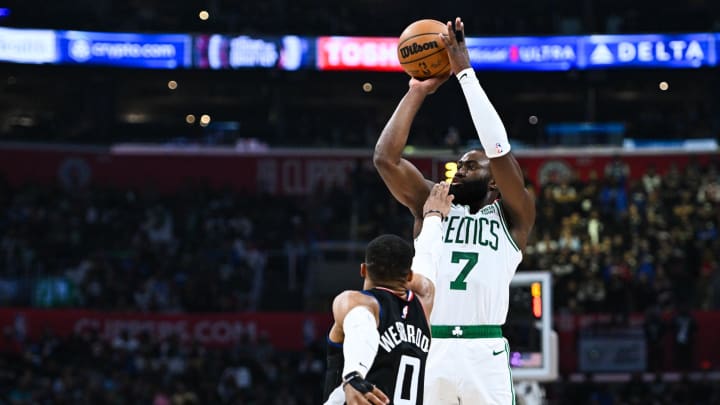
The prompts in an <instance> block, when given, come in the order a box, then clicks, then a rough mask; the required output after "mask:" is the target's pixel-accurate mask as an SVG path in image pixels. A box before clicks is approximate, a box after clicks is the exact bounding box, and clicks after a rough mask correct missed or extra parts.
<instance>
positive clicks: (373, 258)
mask: <svg viewBox="0 0 720 405" xmlns="http://www.w3.org/2000/svg"><path fill="white" fill-rule="evenodd" d="M414 255H415V249H414V248H413V246H412V245H411V244H410V243H408V242H407V241H405V240H404V239H403V238H401V237H399V236H397V235H390V234H386V235H380V236H378V237H377V238H375V239H373V240H372V241H370V243H368V245H367V248H366V249H365V265H366V266H367V271H368V273H369V275H370V278H372V279H373V280H374V281H398V280H405V279H406V278H407V276H408V274H410V268H411V267H412V259H413V256H414Z"/></svg>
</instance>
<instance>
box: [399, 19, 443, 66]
mask: <svg viewBox="0 0 720 405" xmlns="http://www.w3.org/2000/svg"><path fill="white" fill-rule="evenodd" d="M439 33H443V34H447V26H446V25H445V24H443V23H441V22H440V21H437V20H429V19H427V20H418V21H415V22H414V23H412V24H410V25H408V26H407V28H405V30H404V31H403V32H402V34H400V39H399V40H398V49H397V53H398V59H399V60H400V65H401V66H402V67H403V69H405V72H407V74H409V75H410V76H412V77H414V78H416V79H421V80H422V79H427V78H428V77H433V76H439V75H442V74H444V73H447V72H449V71H450V60H449V59H448V54H447V51H446V50H445V43H444V42H443V41H442V40H441V39H440V38H438V34H439Z"/></svg>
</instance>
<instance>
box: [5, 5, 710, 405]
mask: <svg viewBox="0 0 720 405" xmlns="http://www.w3.org/2000/svg"><path fill="white" fill-rule="evenodd" d="M445 3H447V2H445ZM455 16H461V17H463V19H464V21H465V26H466V35H467V36H468V37H469V38H468V47H469V49H470V54H471V59H472V64H473V67H474V68H475V69H476V71H477V74H478V77H479V79H480V82H481V83H482V85H483V87H484V88H485V90H486V92H487V93H488V95H489V97H490V99H491V100H492V101H493V103H494V105H495V107H496V109H497V110H498V112H499V113H500V115H501V117H502V118H503V121H504V123H505V125H506V127H507V129H508V133H509V136H510V140H511V143H512V145H513V151H514V153H515V155H516V156H517V158H518V161H519V162H520V164H521V166H522V167H523V169H524V171H525V174H526V181H527V184H528V187H529V188H530V189H531V190H532V192H533V193H534V194H535V196H536V199H537V212H538V217H537V222H536V226H535V229H534V233H533V235H532V236H531V239H530V241H529V243H528V247H527V251H526V253H525V256H524V260H523V262H522V264H521V265H520V269H519V271H518V274H522V273H524V272H541V273H543V274H549V275H550V276H551V280H552V282H551V285H550V286H545V287H543V288H542V291H541V290H540V288H539V287H532V288H529V287H528V288H524V289H523V288H518V289H515V290H512V292H513V293H512V296H511V300H512V305H511V310H510V314H509V321H508V330H507V334H508V337H509V339H510V346H511V348H513V347H514V348H516V350H518V354H517V359H518V361H521V360H522V359H524V358H525V357H523V356H524V355H523V354H522V353H520V351H522V350H525V349H527V350H528V351H530V352H532V351H533V350H539V351H543V352H545V351H546V349H547V347H545V346H542V345H538V344H537V342H538V341H539V340H538V339H540V340H542V338H541V337H539V336H540V335H539V334H538V330H535V329H537V328H533V327H532V325H535V324H538V325H539V324H540V321H539V320H534V318H538V319H539V318H541V315H542V316H552V318H551V319H552V324H550V323H548V325H550V326H549V328H552V331H554V336H556V337H557V339H556V342H557V346H556V347H554V348H551V352H550V353H544V354H546V355H548V357H546V360H547V358H550V359H551V360H552V362H553V363H554V365H555V367H556V369H557V373H556V375H553V376H552V378H544V379H543V378H536V379H533V378H526V379H519V380H518V381H517V382H516V388H517V390H516V391H517V397H518V398H517V399H518V402H519V403H525V404H558V405H559V404H600V405H611V404H612V405H614V404H720V348H719V347H718V344H717V342H718V341H720V327H718V325H719V324H720V265H719V262H718V258H719V252H720V241H719V240H720V239H719V236H720V235H719V231H718V227H719V226H720V171H719V169H720V166H719V164H720V162H719V159H718V158H719V157H720V156H719V155H718V134H719V133H720V75H719V74H718V65H720V2H718V1H714V0H690V1H666V0H654V1H649V0H634V1H627V0H625V1H618V0H583V1H576V0H537V1H532V2H531V1H526V0H505V1H500V2H470V1H466V2H462V4H449V5H446V4H444V2H429V1H415V2H412V3H403V2H391V1H379V0H348V1H339V2H320V1H289V0H269V1H257V2H249V1H239V2H230V1H221V0H209V1H201V0H178V1H174V2H170V1H152V0H142V1H140V0H131V1H125V2H120V1H109V0H92V1H89V0H83V1H57V2H47V1H40V0H22V1H20V0H18V1H12V0H11V1H9V2H4V3H0V26H2V27H0V306H1V308H0V327H1V332H2V335H0V404H13V405H20V404H154V405H163V404H173V405H175V404H256V405H265V404H268V405H274V404H290V405H292V404H294V405H315V404H319V403H321V402H322V399H321V387H322V382H321V381H322V378H323V373H324V370H325V359H324V356H325V337H326V334H327V331H328V327H329V326H330V324H331V321H332V318H331V314H330V311H329V309H330V303H331V301H332V297H333V296H334V295H336V294H337V293H338V292H340V291H342V290H345V289H357V288H360V287H361V285H362V284H361V279H360V276H359V264H360V262H361V261H362V258H363V249H364V247H365V244H366V243H367V242H368V241H369V240H370V239H372V238H373V237H375V236H377V235H379V234H381V233H394V234H398V235H401V236H403V237H405V238H407V239H408V240H410V238H411V226H412V219H411V215H410V213H409V211H408V210H407V209H406V208H405V207H403V206H401V205H400V204H398V203H397V202H396V201H395V200H394V198H393V197H392V196H391V195H390V193H389V191H388V190H387V188H386V187H385V185H384V184H383V183H382V181H381V179H380V178H379V176H378V174H377V172H376V170H375V168H374V167H373V163H372V153H373V148H374V145H375V141H376V140H377V137H378V136H379V133H380V130H381V129H382V127H383V125H384V123H385V121H386V120H387V119H388V118H389V117H390V114H391V113H392V110H393V108H394V106H395V105H396V103H397V102H398V101H399V99H400V98H401V97H402V96H403V94H404V93H405V91H406V89H407V85H408V76H407V75H406V74H405V73H404V72H402V71H401V70H400V67H399V65H398V61H397V55H396V53H395V52H396V48H395V47H396V44H397V36H398V35H399V34H400V32H401V31H402V30H403V28H404V27H406V26H407V25H408V24H409V23H411V22H413V21H415V20H418V19H421V18H434V19H438V20H441V21H447V20H450V19H452V18H454V17H455ZM409 143H410V145H411V146H408V148H407V149H406V151H405V152H406V156H407V157H408V158H409V159H410V160H412V161H413V162H414V163H415V164H416V165H417V166H418V167H419V168H420V169H421V170H422V171H423V172H424V174H425V175H426V176H427V177H429V178H431V179H433V180H436V181H440V180H443V179H445V178H446V176H447V175H448V172H450V174H451V173H452V171H453V169H454V167H453V163H452V162H454V161H455V159H457V158H458V156H459V154H460V152H462V151H464V150H465V149H468V148H471V147H478V146H479V142H478V140H477V136H476V134H475V132H474V129H473V126H472V122H471V120H470V116H469V113H468V112H467V107H466V106H465V103H464V99H463V97H462V93H461V90H460V87H459V86H458V84H457V80H454V79H452V78H451V79H450V80H449V81H448V82H447V83H446V84H445V85H443V86H442V87H441V88H440V90H439V91H438V92H437V93H436V94H434V95H432V96H430V98H429V99H428V100H427V101H426V103H425V105H424V106H423V108H422V109H421V111H420V113H419V115H418V118H417V120H416V121H415V123H414V126H413V130H412V132H411V136H410V141H409ZM532 285H534V284H532ZM541 292H548V293H551V297H550V298H551V301H547V302H551V305H552V307H551V309H550V310H549V311H546V312H543V313H542V314H540V313H539V311H540V310H539V307H536V306H535V304H536V301H535V299H537V300H538V301H537V302H540V297H539V295H540V294H541ZM547 319H550V318H547ZM544 332H549V330H545V331H544ZM525 346H527V347H525ZM533 347H534V349H533ZM528 358H529V359H531V360H532V359H533V358H535V357H532V356H531V357H528ZM537 358H538V359H539V357H537ZM546 360H543V361H546ZM529 361H530V360H529ZM532 361H534V360H532ZM532 361H531V363H532ZM538 361H540V360H538ZM531 363H528V364H531ZM540 363H542V361H540ZM518 364H520V363H518ZM513 366H516V364H513ZM520 374H522V373H520Z"/></svg>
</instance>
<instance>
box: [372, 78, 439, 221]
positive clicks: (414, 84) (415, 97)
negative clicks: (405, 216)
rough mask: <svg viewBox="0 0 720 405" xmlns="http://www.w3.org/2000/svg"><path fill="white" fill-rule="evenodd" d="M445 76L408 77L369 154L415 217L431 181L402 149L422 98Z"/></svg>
mask: <svg viewBox="0 0 720 405" xmlns="http://www.w3.org/2000/svg"><path fill="white" fill-rule="evenodd" d="M447 79H448V76H447V75H444V76H442V77H432V78H429V79H425V80H423V81H419V80H416V79H414V78H413V79H410V85H409V89H408V91H407V93H406V94H405V96H404V97H403V98H402V100H400V103H399V104H398V106H397V108H396V109H395V112H394V113H393V115H392V116H391V117H390V119H389V120H388V122H387V124H385V128H383V130H382V133H381V134H380V138H379V139H378V141H377V144H376V145H375V152H374V154H373V163H374V164H375V167H376V168H377V171H378V173H380V176H381V177H382V179H383V181H384V182H385V184H386V185H387V187H388V189H389V190H390V192H391V193H392V195H393V196H394V197H395V198H396V199H397V200H398V201H399V202H400V203H401V204H403V205H405V206H406V207H408V208H409V209H410V211H411V212H412V213H413V215H414V216H415V218H416V219H419V220H420V219H422V206H423V203H424V202H425V199H426V198H427V196H428V193H429V192H430V187H431V186H432V182H430V181H427V180H425V178H424V177H423V175H422V173H420V171H419V170H418V169H417V168H416V167H415V166H414V165H413V164H412V163H410V162H409V161H408V160H406V159H403V157H402V152H403V149H405V145H406V144H407V140H408V136H409V134H410V127H411V126H412V122H413V120H414V119H415V115H416V114H417V112H418V110H419V109H420V106H421V105H422V103H423V101H424V100H425V97H427V96H428V95H430V94H432V93H434V92H435V91H436V90H437V89H438V87H440V85H441V84H443V83H444V82H445V81H446V80H447Z"/></svg>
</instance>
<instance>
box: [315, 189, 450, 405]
mask: <svg viewBox="0 0 720 405" xmlns="http://www.w3.org/2000/svg"><path fill="white" fill-rule="evenodd" d="M449 188H450V186H449V184H447V183H441V184H436V185H435V186H433V188H432V191H431V192H430V195H429V197H428V199H427V201H426V202H425V204H424V212H425V213H426V215H425V220H424V223H423V230H422V232H421V233H420V236H419V237H418V238H417V239H416V240H415V252H414V257H413V248H412V246H411V245H410V244H409V243H408V242H406V241H405V240H403V239H402V238H400V237H398V236H395V235H382V236H379V237H377V238H375V239H373V240H372V241H371V242H370V243H369V244H368V246H367V249H366V251H365V262H364V263H362V264H361V266H360V275H361V276H362V277H363V278H364V282H363V290H362V291H344V292H342V293H340V294H339V295H338V296H337V297H335V300H334V301H333V306H332V311H333V318H334V320H335V322H334V324H333V326H332V328H331V329H330V333H329V334H328V360H327V364H328V368H327V373H326V377H325V392H324V394H323V397H324V398H325V405H343V404H346V403H347V404H348V405H356V404H363V405H367V404H373V405H380V404H396V405H399V404H422V403H423V392H424V385H423V379H424V375H425V363H426V360H427V355H428V352H429V350H430V339H431V336H430V325H429V322H428V318H429V316H430V313H431V311H432V308H433V299H434V293H435V288H434V285H435V275H436V273H437V268H438V265H439V259H440V255H439V253H440V252H441V247H440V244H441V243H442V224H441V218H442V217H444V216H446V215H447V214H448V213H449V211H450V202H451V201H452V198H453V197H452V196H449V195H448V191H449ZM411 268H412V270H411Z"/></svg>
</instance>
